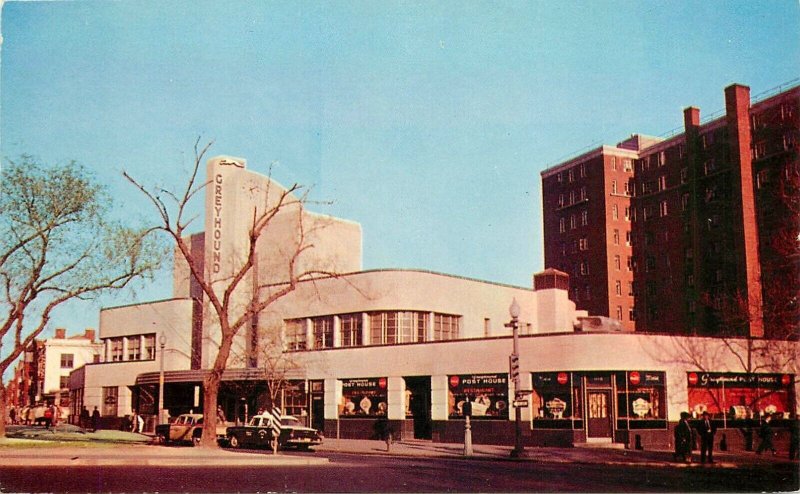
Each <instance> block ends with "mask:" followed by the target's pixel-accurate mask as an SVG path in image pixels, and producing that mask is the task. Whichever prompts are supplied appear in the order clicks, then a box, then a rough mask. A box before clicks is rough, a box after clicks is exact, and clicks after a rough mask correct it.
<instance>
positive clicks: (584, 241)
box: [579, 237, 589, 250]
mask: <svg viewBox="0 0 800 494" xmlns="http://www.w3.org/2000/svg"><path fill="white" fill-rule="evenodd" d="M579 245H580V250H589V239H588V238H586V237H581V239H580V241H579Z"/></svg>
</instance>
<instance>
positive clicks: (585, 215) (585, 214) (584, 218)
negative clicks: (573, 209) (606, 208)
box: [581, 211, 589, 226]
mask: <svg viewBox="0 0 800 494" xmlns="http://www.w3.org/2000/svg"><path fill="white" fill-rule="evenodd" d="M588 224H589V212H588V211H581V225H582V226H587V225H588Z"/></svg>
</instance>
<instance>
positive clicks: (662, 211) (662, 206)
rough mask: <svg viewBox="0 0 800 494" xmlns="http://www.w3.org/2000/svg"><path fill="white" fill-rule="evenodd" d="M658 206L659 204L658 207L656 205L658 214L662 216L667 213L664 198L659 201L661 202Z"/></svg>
mask: <svg viewBox="0 0 800 494" xmlns="http://www.w3.org/2000/svg"><path fill="white" fill-rule="evenodd" d="M658 206H659V207H658V212H659V214H660V215H661V216H662V217H664V216H666V215H667V213H668V211H667V201H666V200H664V201H661V203H660V204H659V205H658Z"/></svg>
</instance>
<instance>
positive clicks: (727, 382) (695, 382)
mask: <svg viewBox="0 0 800 494" xmlns="http://www.w3.org/2000/svg"><path fill="white" fill-rule="evenodd" d="M687 381H688V384H689V386H690V387H698V388H723V387H726V388H734V387H735V388H766V389H781V388H785V387H788V386H789V385H790V384H792V383H793V382H794V376H793V375H790V374H744V373H736V372H689V373H688V374H687Z"/></svg>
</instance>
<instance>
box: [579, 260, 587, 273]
mask: <svg viewBox="0 0 800 494" xmlns="http://www.w3.org/2000/svg"><path fill="white" fill-rule="evenodd" d="M580 270H581V274H582V275H583V276H586V275H588V274H589V263H587V262H586V261H581V265H580Z"/></svg>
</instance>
